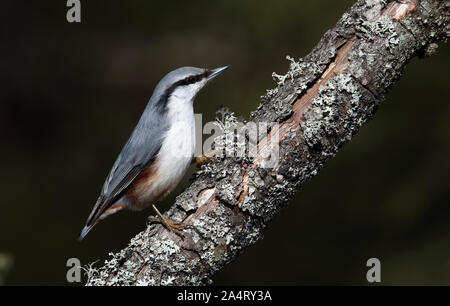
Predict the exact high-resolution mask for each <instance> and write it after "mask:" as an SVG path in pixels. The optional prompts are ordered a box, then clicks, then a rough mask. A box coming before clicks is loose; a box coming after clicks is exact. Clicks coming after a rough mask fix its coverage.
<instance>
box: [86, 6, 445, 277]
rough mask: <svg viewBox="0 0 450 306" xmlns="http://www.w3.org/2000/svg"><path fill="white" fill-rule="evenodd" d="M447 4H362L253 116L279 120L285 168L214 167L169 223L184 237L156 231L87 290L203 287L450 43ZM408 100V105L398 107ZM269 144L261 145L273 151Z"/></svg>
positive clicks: (93, 272) (119, 256)
mask: <svg viewBox="0 0 450 306" xmlns="http://www.w3.org/2000/svg"><path fill="white" fill-rule="evenodd" d="M449 11H450V4H449V1H438V0H422V1H419V0H403V1H387V0H360V1H357V2H356V4H355V5H354V6H353V7H352V8H350V9H349V11H347V12H346V13H344V15H343V16H342V18H341V20H340V21H339V22H338V24H337V25H336V26H335V27H334V28H333V29H332V30H329V31H327V32H326V33H325V35H324V36H323V38H322V39H321V40H320V42H319V43H318V44H317V46H316V47H315V48H314V49H313V50H312V51H311V53H310V54H308V55H307V56H305V57H304V58H302V59H300V60H299V61H295V60H293V59H292V58H290V57H289V58H288V59H289V60H290V61H291V65H290V69H289V71H288V72H287V73H286V74H285V75H281V76H280V75H277V74H274V77H275V78H276V79H277V80H278V85H277V87H276V88H275V89H272V90H269V91H267V94H266V95H265V96H263V97H262V99H261V104H260V105H259V106H258V108H257V109H256V110H255V111H254V112H253V113H252V114H251V116H250V120H252V121H261V122H262V121H265V122H277V123H278V125H273V126H272V130H271V131H270V133H275V132H276V133H278V134H279V143H278V145H279V150H280V151H279V162H278V163H277V164H276V165H275V167H274V168H272V169H264V168H261V167H259V165H260V164H259V163H260V162H261V161H262V160H263V159H264V158H263V157H258V156H257V157H256V158H254V159H253V161H251V162H250V161H248V160H246V159H244V160H234V159H231V158H226V159H221V160H215V161H213V162H211V163H209V164H207V165H205V166H203V168H202V169H201V170H200V171H199V172H198V173H197V175H196V176H195V178H194V180H193V182H192V184H191V185H190V186H189V187H188V188H187V189H186V190H185V191H184V192H183V193H182V194H180V195H179V196H178V197H177V199H176V202H175V204H174V205H173V206H172V207H171V208H170V210H169V211H168V212H166V216H169V217H171V218H172V219H174V220H177V221H182V222H183V223H184V224H186V226H187V227H186V229H185V230H184V231H183V233H184V238H183V239H182V238H181V237H179V236H177V235H176V234H174V233H171V232H168V231H167V230H166V229H165V228H163V227H162V226H161V225H150V226H148V227H147V229H146V230H145V231H143V232H141V233H139V234H138V235H136V236H135V237H134V238H133V239H131V241H130V243H129V245H128V246H127V247H126V248H124V249H123V250H121V251H120V252H118V253H116V254H111V259H109V260H107V261H106V262H105V264H104V265H103V266H101V267H100V268H98V269H89V273H88V275H89V279H88V282H87V284H88V285H202V284H209V283H211V277H212V275H214V273H216V272H217V271H219V270H220V269H221V268H222V267H223V266H224V265H225V264H227V263H228V262H230V261H231V260H233V259H234V258H236V256H237V255H238V254H239V253H240V252H241V251H242V250H243V249H244V248H245V247H247V246H249V245H251V244H253V243H255V242H256V241H257V240H259V239H261V238H262V234H263V230H264V228H265V226H266V224H267V222H269V221H270V219H271V218H272V217H273V215H274V214H275V213H276V212H278V211H279V209H280V208H281V207H282V206H283V205H285V204H286V203H287V202H288V201H289V200H290V199H291V198H292V196H293V195H294V194H295V192H296V191H297V190H298V189H299V188H300V187H301V186H302V185H303V184H304V183H305V182H306V181H307V180H309V179H310V178H311V177H313V176H314V175H316V174H317V173H318V171H319V170H320V169H321V168H322V166H323V165H324V164H325V163H326V162H327V161H328V160H329V159H330V158H331V157H333V156H334V155H335V154H336V153H337V151H338V150H339V148H341V147H342V145H343V144H345V143H347V142H348V141H349V140H350V139H351V138H352V136H353V135H354V134H355V133H356V132H357V131H358V129H359V128H360V127H361V125H362V124H364V123H365V122H366V121H367V120H369V119H370V118H371V117H372V116H373V114H374V113H375V111H376V109H377V107H378V105H379V103H380V102H381V101H382V100H383V98H384V94H385V93H386V92H387V91H388V90H389V89H390V87H391V86H392V85H393V84H394V83H395V81H396V80H398V78H399V77H400V75H401V74H402V72H403V69H404V67H405V65H406V64H407V63H408V61H409V60H410V59H411V58H412V57H414V56H415V55H420V56H424V55H430V54H432V53H433V52H434V51H435V49H436V46H437V45H436V44H437V42H439V41H443V40H446V39H447V38H448V37H449V33H450V28H449V20H450V17H449V15H450V13H449ZM399 102H401V101H399ZM270 139H271V138H270V137H267V138H266V139H260V143H259V147H260V148H261V149H264V147H265V146H270V145H271V144H270Z"/></svg>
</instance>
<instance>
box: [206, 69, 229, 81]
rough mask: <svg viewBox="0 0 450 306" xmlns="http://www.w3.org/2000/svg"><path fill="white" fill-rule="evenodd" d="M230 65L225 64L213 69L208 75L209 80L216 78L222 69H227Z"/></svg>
mask: <svg viewBox="0 0 450 306" xmlns="http://www.w3.org/2000/svg"><path fill="white" fill-rule="evenodd" d="M228 67H230V65H228V66H223V67H219V68H216V69H211V70H210V71H211V74H210V75H209V76H208V81H209V80H211V79H214V78H215V77H216V76H218V75H219V74H221V73H222V71H224V70H225V69H228Z"/></svg>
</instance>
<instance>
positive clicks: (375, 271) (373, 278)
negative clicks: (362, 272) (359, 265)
mask: <svg viewBox="0 0 450 306" xmlns="http://www.w3.org/2000/svg"><path fill="white" fill-rule="evenodd" d="M366 266H367V267H370V269H369V270H368V271H367V274H366V279H367V281H368V282H369V283H380V282H381V262H380V260H379V259H378V258H370V259H368V260H367V263H366Z"/></svg>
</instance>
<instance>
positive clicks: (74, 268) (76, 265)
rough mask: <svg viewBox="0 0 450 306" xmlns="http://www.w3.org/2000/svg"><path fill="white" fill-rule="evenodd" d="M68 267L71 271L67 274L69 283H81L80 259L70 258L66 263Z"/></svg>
mask: <svg viewBox="0 0 450 306" xmlns="http://www.w3.org/2000/svg"><path fill="white" fill-rule="evenodd" d="M66 267H68V268H69V269H68V270H67V273H66V280H67V281H68V282H69V283H79V282H81V263H80V260H79V259H78V258H69V259H68V260H67V262H66Z"/></svg>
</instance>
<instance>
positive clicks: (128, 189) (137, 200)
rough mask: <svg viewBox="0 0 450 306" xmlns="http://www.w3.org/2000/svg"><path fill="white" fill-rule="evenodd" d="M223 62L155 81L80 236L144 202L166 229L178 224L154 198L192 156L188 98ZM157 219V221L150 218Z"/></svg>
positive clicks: (181, 173) (178, 176)
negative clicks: (156, 204) (162, 209)
mask: <svg viewBox="0 0 450 306" xmlns="http://www.w3.org/2000/svg"><path fill="white" fill-rule="evenodd" d="M228 67H229V66H223V67H219V68H216V69H206V68H196V67H181V68H178V69H175V70H173V71H171V72H169V73H168V74H166V75H165V76H164V77H163V78H162V79H161V80H160V81H159V83H158V84H157V85H156V87H155V89H154V91H153V94H152V96H151V98H150V100H149V101H148V103H147V105H146V107H145V109H144V112H143V113H142V115H141V117H140V119H139V121H138V123H137V125H136V127H135V128H134V130H133V132H132V133H131V136H130V138H129V139H128V141H127V142H126V143H125V145H124V147H123V148H122V151H121V152H120V154H119V156H118V157H117V159H116V161H115V162H114V164H113V166H112V168H111V170H110V172H109V174H108V176H107V178H106V180H105V182H104V184H103V188H102V189H101V192H100V195H99V197H98V199H97V201H96V202H95V205H94V207H93V209H92V211H91V213H90V214H89V217H88V218H87V220H86V223H85V226H84V227H83V229H82V230H81V233H80V235H79V236H78V240H79V241H81V240H82V239H83V238H84V237H85V236H86V235H87V234H88V233H89V231H90V230H91V229H92V228H93V227H94V226H95V225H96V224H97V223H98V222H99V221H101V220H103V219H105V218H106V217H108V216H110V215H113V214H115V213H117V212H119V211H122V210H131V211H140V210H143V209H145V208H147V207H149V206H152V207H153V209H154V210H155V212H156V214H157V217H151V218H150V220H152V221H159V222H160V223H162V224H163V225H165V226H166V227H168V228H169V229H170V230H173V231H179V230H180V229H182V225H181V224H180V223H177V222H174V221H172V220H170V219H169V218H166V217H164V216H163V215H162V214H161V213H160V212H159V211H158V209H157V208H156V206H155V203H157V202H159V201H161V200H162V199H163V198H164V197H166V196H167V194H169V193H170V192H171V191H172V190H173V189H174V188H175V187H176V186H177V184H178V183H179V182H180V180H181V179H182V177H183V176H184V174H185V173H186V170H187V169H188V167H189V165H190V164H191V162H192V160H193V157H194V149H195V120H194V108H193V103H194V98H195V96H196V95H197V93H198V92H199V91H200V89H202V88H203V87H204V86H205V85H206V84H207V83H208V82H209V81H210V80H212V79H214V78H215V77H216V76H218V75H219V74H221V73H222V72H223V71H224V70H225V69H227V68H228ZM156 219H157V220H156Z"/></svg>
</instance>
